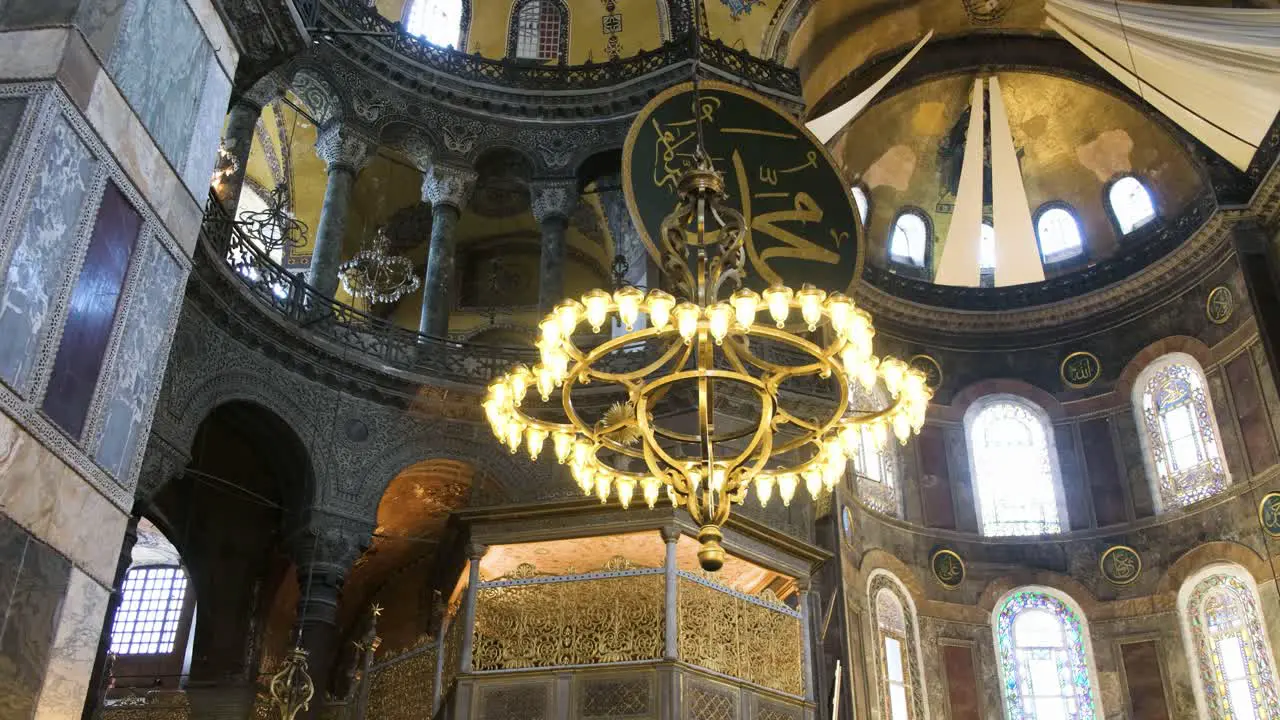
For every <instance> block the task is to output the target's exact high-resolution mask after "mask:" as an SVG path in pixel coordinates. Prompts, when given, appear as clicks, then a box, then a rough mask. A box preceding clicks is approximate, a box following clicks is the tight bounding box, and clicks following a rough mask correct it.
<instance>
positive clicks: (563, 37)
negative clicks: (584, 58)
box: [507, 0, 570, 64]
mask: <svg viewBox="0 0 1280 720" xmlns="http://www.w3.org/2000/svg"><path fill="white" fill-rule="evenodd" d="M532 3H548V4H550V5H552V6H553V7H555V8H556V10H557V11H559V13H560V33H559V34H560V37H559V38H558V41H557V47H558V55H557V57H555V58H540V59H539V58H522V57H518V56H517V55H516V50H517V48H518V47H519V45H520V13H521V11H523V10H524V8H525V7H527V6H528V5H530V4H532ZM569 21H570V15H569V5H568V3H566V2H565V1H564V0H518V1H517V2H516V3H515V4H513V5H512V6H511V15H510V17H509V18H508V19H507V59H508V60H514V61H516V62H523V63H549V64H557V63H558V64H564V63H567V62H569ZM539 42H541V40H539Z"/></svg>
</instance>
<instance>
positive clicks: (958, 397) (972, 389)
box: [951, 378, 1067, 420]
mask: <svg viewBox="0 0 1280 720" xmlns="http://www.w3.org/2000/svg"><path fill="white" fill-rule="evenodd" d="M989 395H1016V396H1018V397H1020V398H1023V399H1025V400H1029V401H1031V402H1033V403H1035V404H1036V405H1038V406H1039V407H1040V409H1042V410H1044V411H1045V413H1046V414H1048V416H1049V419H1051V420H1061V419H1063V418H1064V417H1066V415H1067V412H1066V410H1065V409H1064V408H1063V407H1062V403H1060V402H1058V398H1056V397H1054V396H1053V394H1052V393H1050V392H1048V391H1047V390H1045V389H1043V388H1041V387H1039V386H1037V385H1032V384H1031V383H1029V382H1027V381H1025V380H1018V379H1016V378H989V379H987V380H979V381H977V382H974V383H971V384H969V385H966V386H964V387H963V388H960V390H958V391H957V392H956V394H955V395H954V396H952V398H951V409H952V411H953V412H954V413H955V417H957V418H959V417H963V416H964V414H965V413H966V412H968V410H969V407H970V406H971V405H973V403H975V402H977V401H978V400H980V399H981V398H984V397H987V396H989Z"/></svg>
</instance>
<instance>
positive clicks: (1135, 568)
mask: <svg viewBox="0 0 1280 720" xmlns="http://www.w3.org/2000/svg"><path fill="white" fill-rule="evenodd" d="M1098 569H1099V570H1100V571H1101V572H1102V577H1103V579H1105V580H1106V581H1107V582H1109V583H1111V584H1112V585H1116V586H1118V587H1123V586H1125V585H1131V584H1133V583H1134V582H1136V581H1137V580H1138V576H1139V575H1140V574H1142V556H1140V555H1138V551H1137V550H1134V549H1133V548H1131V547H1129V546H1128V545H1113V546H1112V547H1109V548H1107V551H1106V552H1104V553H1102V557H1101V558H1100V559H1099V560H1098Z"/></svg>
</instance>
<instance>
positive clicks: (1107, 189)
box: [1102, 172, 1162, 242]
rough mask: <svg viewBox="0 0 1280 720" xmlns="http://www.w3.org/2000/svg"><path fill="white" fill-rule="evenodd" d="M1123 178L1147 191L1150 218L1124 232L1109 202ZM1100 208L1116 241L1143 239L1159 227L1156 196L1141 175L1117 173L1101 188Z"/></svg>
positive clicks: (1158, 209) (1159, 219) (1158, 207)
mask: <svg viewBox="0 0 1280 720" xmlns="http://www.w3.org/2000/svg"><path fill="white" fill-rule="evenodd" d="M1125 178H1133V179H1134V180H1135V181H1136V182H1137V183H1138V184H1139V185H1141V186H1142V189H1143V190H1146V191H1147V197H1148V198H1150V199H1151V217H1150V218H1148V219H1147V220H1146V221H1145V222H1143V223H1142V224H1141V225H1138V226H1136V227H1134V228H1133V229H1131V230H1129V231H1128V232H1125V230H1124V225H1123V224H1122V223H1121V222H1120V216H1119V215H1117V214H1116V209H1115V206H1114V205H1113V204H1112V202H1111V190H1112V188H1114V187H1115V186H1116V184H1117V183H1119V182H1121V181H1123V180H1124V179H1125ZM1102 206H1103V207H1104V208H1106V210H1107V217H1108V218H1109V219H1110V220H1111V227H1112V229H1113V230H1115V233H1116V239H1117V240H1119V241H1121V242H1124V241H1125V239H1126V238H1134V237H1144V236H1146V235H1147V234H1148V233H1150V232H1152V230H1153V229H1154V228H1156V227H1158V226H1159V225H1160V221H1161V219H1162V216H1161V214H1160V204H1159V203H1158V202H1157V201H1156V194H1155V191H1154V189H1153V187H1152V185H1151V183H1150V182H1148V181H1147V179H1146V178H1144V177H1142V176H1141V175H1139V174H1137V173H1133V172H1126V173H1119V174H1117V175H1115V176H1114V177H1112V178H1111V179H1110V180H1108V181H1107V182H1106V183H1105V184H1104V185H1103V186H1102Z"/></svg>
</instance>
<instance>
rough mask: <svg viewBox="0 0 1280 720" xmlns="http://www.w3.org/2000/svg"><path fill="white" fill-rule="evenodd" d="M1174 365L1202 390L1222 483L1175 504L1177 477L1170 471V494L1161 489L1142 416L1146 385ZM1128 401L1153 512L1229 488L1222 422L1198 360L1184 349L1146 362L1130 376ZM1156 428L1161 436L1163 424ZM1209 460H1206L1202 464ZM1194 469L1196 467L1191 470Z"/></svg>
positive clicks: (1146, 422) (1148, 429) (1147, 426)
mask: <svg viewBox="0 0 1280 720" xmlns="http://www.w3.org/2000/svg"><path fill="white" fill-rule="evenodd" d="M1175 365H1181V366H1183V367H1186V368H1188V369H1189V370H1190V371H1191V372H1192V373H1194V374H1196V375H1197V376H1198V378H1199V382H1200V386H1201V390H1202V391H1203V393H1204V404H1205V411H1206V413H1207V415H1208V422H1209V424H1210V426H1211V429H1212V430H1213V441H1214V444H1213V448H1212V449H1213V451H1214V452H1215V453H1216V454H1217V458H1216V461H1217V463H1218V465H1219V468H1220V475H1219V479H1220V482H1221V484H1222V487H1221V488H1219V489H1217V490H1216V491H1214V492H1212V493H1210V494H1209V495H1206V496H1205V497H1202V498H1200V499H1197V500H1192V501H1190V502H1184V503H1181V504H1176V505H1175V504H1173V501H1174V500H1176V498H1177V495H1178V494H1179V493H1178V492H1177V491H1176V487H1177V485H1179V484H1180V483H1179V480H1178V479H1176V476H1175V475H1174V474H1173V473H1171V474H1170V482H1171V483H1172V484H1173V485H1174V486H1175V490H1174V491H1173V492H1172V493H1170V492H1166V491H1165V490H1164V489H1163V485H1164V477H1163V476H1162V475H1161V472H1162V470H1161V468H1160V465H1159V463H1158V462H1157V460H1156V448H1155V447H1153V446H1152V436H1151V423H1150V422H1149V420H1148V418H1147V415H1146V394H1147V386H1148V385H1149V384H1150V383H1151V382H1152V380H1153V379H1154V377H1155V376H1156V375H1158V374H1160V373H1161V372H1163V371H1165V370H1166V369H1168V368H1170V367H1172V366H1175ZM1129 402H1130V404H1131V405H1132V407H1133V415H1134V422H1135V423H1136V424H1137V428H1138V437H1139V439H1140V444H1141V447H1142V465H1143V469H1144V470H1145V472H1146V475H1147V487H1148V488H1149V489H1150V491H1151V501H1152V504H1153V506H1154V510H1155V512H1156V513H1157V514H1159V513H1163V512H1168V511H1174V510H1181V509H1183V508H1188V507H1192V506H1194V505H1197V504H1199V503H1202V502H1204V501H1206V500H1210V499H1212V498H1213V497H1216V496H1217V495H1220V494H1221V493H1223V492H1226V491H1227V489H1229V488H1230V487H1231V468H1230V467H1229V466H1228V465H1227V455H1226V448H1225V447H1223V445H1222V425H1221V423H1219V422H1218V415H1217V410H1216V409H1215V408H1214V403H1213V395H1212V394H1211V393H1210V389H1209V377H1208V375H1206V374H1205V372H1204V368H1203V367H1201V366H1200V362H1199V361H1198V360H1196V359H1195V358H1194V357H1192V356H1191V355H1189V354H1187V353H1184V352H1171V353H1165V354H1164V355H1161V356H1159V357H1157V358H1155V359H1154V360H1152V361H1151V362H1149V363H1147V365H1146V367H1144V368H1142V371H1141V372H1139V373H1138V376H1137V378H1135V379H1134V381H1133V388H1132V390H1131V394H1130V397H1129ZM1194 416H1196V413H1193V417H1194ZM1158 420H1159V418H1158V417H1157V422H1158ZM1158 429H1159V431H1160V436H1161V437H1164V435H1165V432H1164V427H1163V425H1162V424H1161V425H1160V426H1159V427H1158ZM1197 429H1200V428H1197ZM1201 440H1203V438H1201ZM1165 453H1166V455H1167V454H1168V450H1167V449H1166V450H1165ZM1212 461H1213V460H1212V459H1206V460H1205V461H1204V463H1202V465H1203V464H1206V463H1210V462H1212ZM1196 471H1197V470H1192V471H1191V472H1196ZM1186 474H1188V473H1181V475H1184V476H1185V475H1186Z"/></svg>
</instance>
